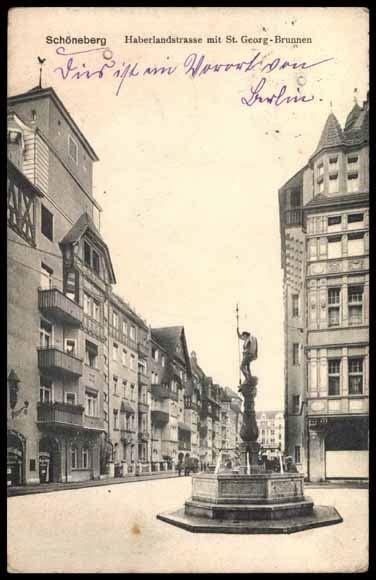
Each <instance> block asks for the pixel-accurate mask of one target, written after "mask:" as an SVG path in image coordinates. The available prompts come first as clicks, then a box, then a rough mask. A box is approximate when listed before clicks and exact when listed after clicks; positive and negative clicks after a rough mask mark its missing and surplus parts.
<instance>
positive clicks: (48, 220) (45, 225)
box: [41, 204, 54, 242]
mask: <svg viewBox="0 0 376 580" xmlns="http://www.w3.org/2000/svg"><path fill="white" fill-rule="evenodd" d="M41 231H42V234H43V235H44V236H46V238H48V239H49V240H51V242H53V239H54V216H53V214H52V213H51V212H50V211H49V210H48V209H47V208H46V207H45V206H44V205H43V204H42V215H41Z"/></svg>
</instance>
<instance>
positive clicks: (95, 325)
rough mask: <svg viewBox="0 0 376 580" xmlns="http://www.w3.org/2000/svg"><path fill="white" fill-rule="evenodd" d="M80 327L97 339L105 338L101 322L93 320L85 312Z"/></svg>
mask: <svg viewBox="0 0 376 580" xmlns="http://www.w3.org/2000/svg"><path fill="white" fill-rule="evenodd" d="M82 328H83V329H84V330H85V331H86V332H87V333H88V334H90V335H91V336H94V338H97V339H98V340H102V341H103V340H104V339H105V334H104V326H103V324H102V323H101V322H99V321H98V320H95V318H92V317H91V316H88V315H87V314H84V315H83V321H82Z"/></svg>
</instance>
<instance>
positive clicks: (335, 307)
mask: <svg viewBox="0 0 376 580" xmlns="http://www.w3.org/2000/svg"><path fill="white" fill-rule="evenodd" d="M340 296H341V289H340V288H328V325H329V326H338V325H339V313H340Z"/></svg>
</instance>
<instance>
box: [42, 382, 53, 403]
mask: <svg viewBox="0 0 376 580" xmlns="http://www.w3.org/2000/svg"><path fill="white" fill-rule="evenodd" d="M39 384H40V386H39V401H40V402H41V403H52V401H53V387H52V381H50V380H48V379H45V378H44V377H40V381H39Z"/></svg>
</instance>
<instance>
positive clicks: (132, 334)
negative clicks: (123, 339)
mask: <svg viewBox="0 0 376 580" xmlns="http://www.w3.org/2000/svg"><path fill="white" fill-rule="evenodd" d="M129 331H130V334H129V335H130V337H131V339H132V340H136V328H135V327H134V326H131V327H130V329H129Z"/></svg>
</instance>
